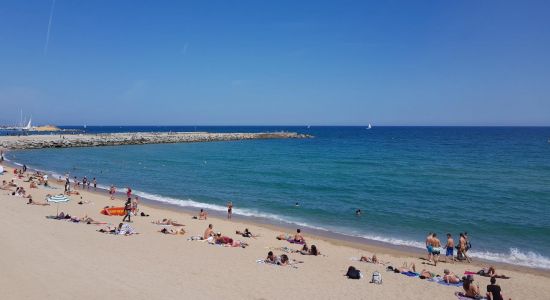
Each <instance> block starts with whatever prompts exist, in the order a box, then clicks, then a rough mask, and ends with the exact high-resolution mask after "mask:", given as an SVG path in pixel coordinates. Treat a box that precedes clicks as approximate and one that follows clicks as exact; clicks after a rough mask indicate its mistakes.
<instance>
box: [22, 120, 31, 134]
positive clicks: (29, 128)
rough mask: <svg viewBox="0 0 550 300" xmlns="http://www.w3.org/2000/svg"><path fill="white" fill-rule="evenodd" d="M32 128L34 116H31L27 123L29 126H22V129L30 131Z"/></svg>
mask: <svg viewBox="0 0 550 300" xmlns="http://www.w3.org/2000/svg"><path fill="white" fill-rule="evenodd" d="M31 129H32V117H30V118H29V122H28V123H27V126H25V127H23V128H21V130H25V131H29V130H31Z"/></svg>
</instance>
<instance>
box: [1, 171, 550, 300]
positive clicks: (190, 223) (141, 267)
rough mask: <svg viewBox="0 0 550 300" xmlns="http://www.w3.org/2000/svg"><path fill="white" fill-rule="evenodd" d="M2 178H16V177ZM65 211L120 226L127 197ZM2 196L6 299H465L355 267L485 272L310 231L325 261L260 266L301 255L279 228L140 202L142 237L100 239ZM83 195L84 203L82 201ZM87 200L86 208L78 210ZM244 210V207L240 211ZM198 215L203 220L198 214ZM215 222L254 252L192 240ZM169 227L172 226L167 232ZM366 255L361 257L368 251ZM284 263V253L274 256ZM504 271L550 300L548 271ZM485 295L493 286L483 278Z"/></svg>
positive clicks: (136, 221) (526, 294) (512, 291)
mask: <svg viewBox="0 0 550 300" xmlns="http://www.w3.org/2000/svg"><path fill="white" fill-rule="evenodd" d="M5 168H6V170H7V172H5V173H4V174H3V175H1V178H0V179H1V180H6V181H10V180H12V179H14V175H13V170H12V168H10V167H5ZM23 180H24V179H14V182H15V183H16V184H17V185H19V186H23V187H24V188H25V189H26V190H27V192H28V193H30V194H31V195H32V197H33V199H34V201H39V202H43V201H45V200H44V199H45V197H46V195H47V194H59V193H62V192H63V187H62V186H61V185H59V184H58V183H54V182H52V181H53V180H50V185H51V186H52V187H50V188H45V187H43V186H41V185H39V186H38V188H36V189H34V188H33V189H30V188H29V183H28V182H24V181H23ZM77 191H78V192H79V193H80V196H76V195H73V196H71V201H70V202H68V203H62V204H59V210H60V211H63V212H65V213H68V214H70V215H71V216H78V217H83V216H85V215H87V216H89V217H91V218H93V219H94V220H97V221H101V222H106V223H110V224H113V225H116V224H118V223H119V222H120V221H121V220H122V217H119V216H105V215H102V214H100V210H101V209H102V208H103V207H105V206H122V205H123V199H121V198H120V199H116V200H110V199H109V195H108V194H107V193H106V192H105V191H99V190H98V192H95V193H94V192H91V191H88V190H77ZM10 193H11V192H10V191H7V190H0V201H1V203H2V204H1V205H2V209H1V210H0V214H1V216H0V228H2V229H1V230H0V248H1V249H2V255H1V256H0V269H1V270H2V276H0V289H1V290H2V298H3V299H38V298H40V299H73V298H79V299H97V298H104V299H127V298H132V299H174V298H184V299H189V298H192V299H212V298H225V299H296V298H305V299H312V298H314V299H397V298H400V299H457V297H456V296H455V295H454V294H455V292H457V291H462V288H461V287H453V286H445V285H442V284H438V283H435V282H429V281H427V280H421V279H419V278H412V277H407V276H404V275H402V274H396V273H393V272H387V271H385V269H386V266H384V265H381V264H372V263H365V262H358V261H353V260H352V258H358V257H361V255H369V256H371V255H372V254H373V253H376V254H377V256H378V258H379V259H380V260H381V261H384V262H389V264H388V265H392V266H401V265H402V264H403V263H404V262H408V263H415V265H416V269H417V271H418V272H419V271H421V270H422V269H426V270H429V271H431V272H434V273H436V274H443V270H444V269H445V268H448V269H450V270H451V271H452V272H454V273H456V274H458V275H460V276H462V275H463V273H464V271H466V270H468V271H474V272H476V271H478V270H479V269H481V268H482V267H483V266H486V264H483V263H480V262H473V263H471V264H466V263H456V264H450V263H439V264H438V265H437V267H434V266H432V265H428V264H425V263H424V262H425V261H424V260H422V259H420V258H419V257H418V255H414V254H407V253H406V252H400V251H396V250H393V249H389V248H388V249H386V248H384V247H379V246H372V245H368V244H362V245H360V246H357V245H354V244H353V243H349V242H343V241H342V242H339V241H338V240H334V239H326V238H323V237H319V236H311V234H308V232H307V231H306V232H303V233H304V236H305V238H306V240H307V242H308V244H309V245H316V246H317V247H318V249H319V250H320V251H321V253H322V254H323V255H322V256H306V255H301V254H299V253H290V254H288V253H287V254H288V255H289V256H290V258H291V259H295V260H297V261H302V262H303V263H298V264H296V265H295V267H291V266H275V265H269V264H262V263H257V260H259V259H265V257H266V254H267V252H268V251H269V249H270V247H271V248H280V247H285V246H286V247H290V248H292V249H296V250H298V249H300V246H298V245H292V244H290V243H288V242H287V241H279V240H277V239H276V238H275V237H276V236H277V235H278V234H280V233H281V229H278V228H276V227H273V226H263V225H261V224H253V223H251V222H250V221H249V220H244V221H243V220H240V219H239V216H238V215H234V218H233V219H232V220H230V221H229V220H227V219H225V218H220V217H212V216H210V217H209V218H208V220H195V219H192V215H191V214H190V213H188V212H185V211H182V210H174V209H168V208H164V207H160V206H157V205H153V206H151V205H145V204H141V205H140V207H139V209H140V211H143V212H145V213H146V214H149V217H140V216H137V217H132V221H133V222H132V223H131V226H132V227H133V228H135V230H136V231H137V232H139V234H137V235H132V236H119V235H112V234H105V233H100V232H98V230H99V229H100V228H104V227H105V226H103V225H87V224H82V223H73V222H69V221H65V220H51V219H47V218H46V216H50V215H55V214H56V205H55V204H53V205H51V206H39V205H27V204H26V202H27V200H28V199H26V198H22V197H17V196H11V195H10ZM80 197H82V198H80ZM80 200H82V201H84V202H87V203H86V204H83V205H79V204H77V202H79V201H80ZM237 205H238V203H237ZM197 213H198V212H197ZM163 218H171V219H173V220H177V221H179V222H181V223H184V224H185V227H184V228H185V230H186V232H187V233H186V234H185V235H168V234H162V233H160V232H159V230H161V229H162V228H163V226H159V225H155V224H152V223H151V221H155V220H160V219H163ZM208 224H213V226H214V231H216V232H217V231H219V232H221V233H222V234H223V235H227V236H229V237H231V238H233V239H235V240H242V241H245V242H247V243H248V244H249V247H246V248H239V247H236V248H232V247H222V246H217V245H209V244H208V243H206V242H203V241H188V240H187V239H188V238H189V237H190V236H194V235H202V234H203V232H204V230H205V229H206V227H207V226H208ZM168 228H170V227H168ZM245 228H249V229H250V231H251V232H253V233H254V234H259V235H260V237H258V238H255V239H252V238H244V237H240V236H238V235H236V234H235V231H236V230H244V229H245ZM360 248H361V249H360ZM273 251H274V253H275V254H276V255H281V254H284V252H283V251H281V250H273ZM349 266H355V267H357V268H358V269H359V270H360V271H361V272H362V273H363V275H364V278H362V279H360V280H350V279H347V278H346V277H345V276H344V274H345V273H346V270H347V268H348V267H349ZM497 268H498V273H504V274H506V275H508V276H510V277H511V279H499V280H497V283H498V284H499V285H500V286H501V287H502V290H503V293H504V295H505V297H506V299H508V298H512V299H547V298H548V295H550V278H549V275H548V273H547V272H545V271H539V270H534V269H529V270H527V269H522V268H514V267H509V268H508V267H506V266H502V265H499V266H498V267H497ZM374 271H379V272H380V273H381V274H382V276H383V284H381V285H377V284H372V283H369V281H370V279H371V275H372V273H373V272H374ZM474 282H475V283H478V284H479V286H480V289H481V291H482V292H483V293H484V292H485V287H486V285H487V284H488V283H489V278H486V277H481V276H477V275H476V276H475V281H474Z"/></svg>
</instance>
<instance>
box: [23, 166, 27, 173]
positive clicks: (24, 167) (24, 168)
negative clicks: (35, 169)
mask: <svg viewBox="0 0 550 300" xmlns="http://www.w3.org/2000/svg"><path fill="white" fill-rule="evenodd" d="M25 172H27V165H25V164H23V173H25Z"/></svg>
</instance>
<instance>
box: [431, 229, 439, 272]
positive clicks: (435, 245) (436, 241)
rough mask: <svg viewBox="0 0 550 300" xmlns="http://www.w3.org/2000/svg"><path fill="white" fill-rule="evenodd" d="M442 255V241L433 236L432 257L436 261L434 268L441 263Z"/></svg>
mask: <svg viewBox="0 0 550 300" xmlns="http://www.w3.org/2000/svg"><path fill="white" fill-rule="evenodd" d="M440 254H441V241H440V240H439V239H438V238H437V234H435V233H434V234H433V235H432V257H433V260H434V266H437V262H438V261H439V255H440Z"/></svg>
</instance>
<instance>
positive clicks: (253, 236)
mask: <svg viewBox="0 0 550 300" xmlns="http://www.w3.org/2000/svg"><path fill="white" fill-rule="evenodd" d="M235 234H238V235H242V236H243V237H248V238H257V237H259V236H260V235H258V234H252V232H250V231H248V228H245V229H244V231H239V230H237V231H235Z"/></svg>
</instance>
